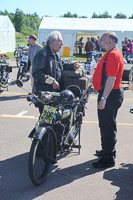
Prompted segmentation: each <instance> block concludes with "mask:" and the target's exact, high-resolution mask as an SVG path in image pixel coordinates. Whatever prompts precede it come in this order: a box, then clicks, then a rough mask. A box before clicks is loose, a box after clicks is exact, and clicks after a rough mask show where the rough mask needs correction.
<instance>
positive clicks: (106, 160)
mask: <svg viewBox="0 0 133 200" xmlns="http://www.w3.org/2000/svg"><path fill="white" fill-rule="evenodd" d="M117 43H118V37H117V35H116V34H115V33H114V32H106V33H104V34H103V35H102V36H101V38H100V39H99V44H100V47H101V49H102V50H103V51H104V52H106V54H105V55H104V56H103V57H102V58H101V60H100V61H99V62H98V64H97V67H96V70H95V73H94V75H93V86H94V89H95V90H96V91H98V93H99V94H98V106H97V107H98V119H99V127H100V134H101V146H102V150H100V151H98V150H96V156H98V157H99V160H98V161H96V162H94V163H93V167H95V168H108V167H113V166H114V165H115V157H116V150H115V144H116V133H117V127H116V116H117V112H118V109H119V108H120V106H121V104H122V102H123V98H124V92H123V88H121V79H122V74H123V69H124V59H123V55H122V53H121V52H120V49H119V48H118V47H117Z"/></svg>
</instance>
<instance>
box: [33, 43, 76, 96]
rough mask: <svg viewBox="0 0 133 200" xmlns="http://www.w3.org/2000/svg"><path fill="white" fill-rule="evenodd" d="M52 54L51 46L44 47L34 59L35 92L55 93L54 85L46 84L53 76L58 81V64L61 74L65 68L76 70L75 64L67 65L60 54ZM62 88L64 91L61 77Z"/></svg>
mask: <svg viewBox="0 0 133 200" xmlns="http://www.w3.org/2000/svg"><path fill="white" fill-rule="evenodd" d="M55 55H56V61H55V57H54V55H53V54H52V52H51V50H50V48H49V45H46V46H45V47H43V48H42V49H41V50H40V51H39V52H38V53H37V54H36V55H35V57H34V59H33V66H32V76H33V78H34V91H35V93H37V92H38V91H53V87H52V84H51V85H50V84H46V79H47V78H48V77H49V76H51V77H53V78H54V79H55V80H57V79H56V62H58V66H59V68H60V69H61V74H62V72H63V70H64V69H65V68H74V64H73V63H65V62H64V61H63V60H61V58H60V56H59V55H58V54H55ZM60 87H61V89H63V82H62V77H61V82H60Z"/></svg>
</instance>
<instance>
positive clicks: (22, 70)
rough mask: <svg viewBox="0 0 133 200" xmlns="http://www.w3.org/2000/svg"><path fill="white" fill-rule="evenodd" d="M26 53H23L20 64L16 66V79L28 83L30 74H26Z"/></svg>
mask: <svg viewBox="0 0 133 200" xmlns="http://www.w3.org/2000/svg"><path fill="white" fill-rule="evenodd" d="M27 54H28V51H23V52H22V55H21V58H20V64H19V65H18V72H17V79H20V80H23V81H28V80H29V78H30V73H28V72H27V69H28V55H27Z"/></svg>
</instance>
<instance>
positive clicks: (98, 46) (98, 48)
mask: <svg viewBox="0 0 133 200" xmlns="http://www.w3.org/2000/svg"><path fill="white" fill-rule="evenodd" d="M99 39H100V36H97V40H96V41H95V46H96V48H95V50H96V51H99V52H100V50H101V49H100V45H99V43H98V41H99Z"/></svg>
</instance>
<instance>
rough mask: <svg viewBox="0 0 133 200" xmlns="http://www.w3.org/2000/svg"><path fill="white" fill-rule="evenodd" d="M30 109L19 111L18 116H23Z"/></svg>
mask: <svg viewBox="0 0 133 200" xmlns="http://www.w3.org/2000/svg"><path fill="white" fill-rule="evenodd" d="M27 112H28V111H22V112H20V113H18V114H17V115H16V116H23V115H24V114H25V113H27Z"/></svg>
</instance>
